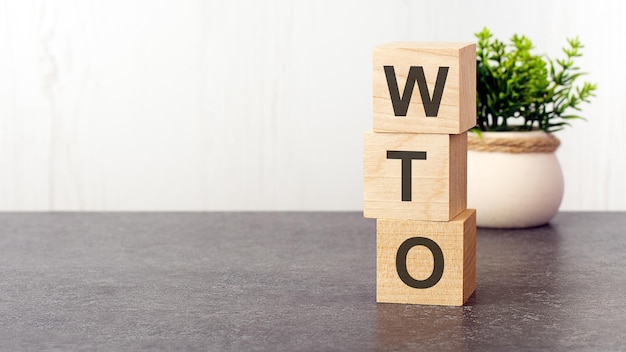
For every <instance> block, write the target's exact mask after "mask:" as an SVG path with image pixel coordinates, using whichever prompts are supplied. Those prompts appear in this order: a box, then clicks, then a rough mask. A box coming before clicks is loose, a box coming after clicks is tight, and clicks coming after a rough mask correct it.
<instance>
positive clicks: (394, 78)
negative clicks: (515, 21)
mask: <svg viewBox="0 0 626 352" xmlns="http://www.w3.org/2000/svg"><path fill="white" fill-rule="evenodd" d="M373 56H374V57H373V80H374V82H373V105H374V106H373V109H374V131H376V132H405V133H443V134H459V133H462V132H465V131H467V130H468V129H470V128H472V127H474V126H475V125H476V45H475V44H473V43H389V44H384V45H380V46H377V47H375V48H374V55H373Z"/></svg>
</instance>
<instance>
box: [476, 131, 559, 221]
mask: <svg viewBox="0 0 626 352" xmlns="http://www.w3.org/2000/svg"><path fill="white" fill-rule="evenodd" d="M468 136H469V137H468V139H469V141H468V153H467V206H468V208H475V209H476V224H477V226H480V227H497V228H523V227H534V226H540V225H544V224H546V223H548V222H549V221H550V219H552V217H554V215H555V214H556V213H557V211H558V210H559V206H560V205H561V200H562V199H563V173H562V171H561V166H560V165H559V161H558V160H557V158H556V155H555V154H554V151H555V150H556V148H557V147H558V145H559V141H558V139H556V137H554V136H552V135H550V134H547V133H545V132H542V131H533V132H483V134H482V138H479V137H478V136H476V135H475V134H474V133H468Z"/></svg>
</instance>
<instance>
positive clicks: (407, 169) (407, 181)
mask: <svg viewBox="0 0 626 352" xmlns="http://www.w3.org/2000/svg"><path fill="white" fill-rule="evenodd" d="M387 159H402V201H403V202H410V201H411V187H412V185H411V160H414V159H415V160H426V152H405V151H396V150H388V151H387Z"/></svg>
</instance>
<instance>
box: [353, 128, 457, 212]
mask: <svg viewBox="0 0 626 352" xmlns="http://www.w3.org/2000/svg"><path fill="white" fill-rule="evenodd" d="M363 176H364V182H363V216H365V217H366V218H382V219H398V220H401V219H406V220H430V221H448V220H450V219H452V218H454V217H455V216H456V215H458V214H459V213H460V212H462V211H463V210H465V208H467V133H466V132H465V133H463V134H458V135H454V134H453V135H448V134H415V133H376V132H366V133H365V136H364V162H363Z"/></svg>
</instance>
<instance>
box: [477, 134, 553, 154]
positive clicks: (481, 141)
mask: <svg viewBox="0 0 626 352" xmlns="http://www.w3.org/2000/svg"><path fill="white" fill-rule="evenodd" d="M467 137H468V138H467V149H469V150H475V151H479V152H501V153H552V152H554V151H555V150H557V148H558V147H559V145H560V144H561V141H559V139H558V138H556V137H555V136H553V135H551V134H547V135H546V136H545V137H524V138H505V137H492V136H489V137H486V136H484V135H483V136H482V137H479V136H477V135H475V134H474V133H468V135H467Z"/></svg>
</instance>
